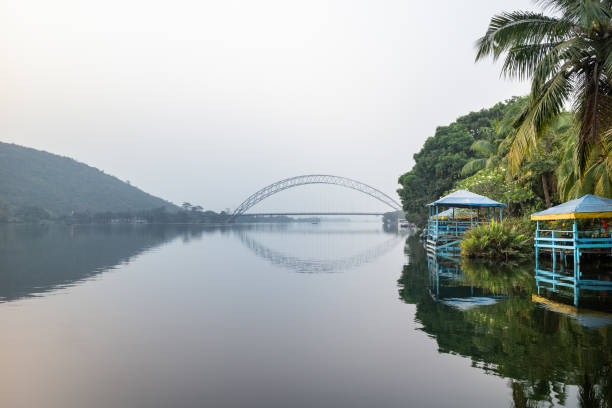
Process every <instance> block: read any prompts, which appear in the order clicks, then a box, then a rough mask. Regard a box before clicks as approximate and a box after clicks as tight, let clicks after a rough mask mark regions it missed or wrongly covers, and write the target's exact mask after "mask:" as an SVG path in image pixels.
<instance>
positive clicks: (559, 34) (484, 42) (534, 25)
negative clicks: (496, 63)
mask: <svg viewBox="0 0 612 408" xmlns="http://www.w3.org/2000/svg"><path fill="white" fill-rule="evenodd" d="M572 26H573V25H572V23H571V22H570V21H567V20H563V19H558V18H555V17H549V16H546V15H544V14H542V13H534V12H531V11H515V12H510V13H502V14H498V15H496V16H493V18H491V22H490V23H489V28H488V29H487V32H486V33H485V35H484V36H483V37H481V38H480V39H478V41H477V42H476V48H477V49H478V52H477V54H476V61H478V60H480V59H482V58H484V57H486V56H489V55H491V56H493V59H494V60H497V58H499V56H500V55H501V54H502V53H503V52H505V51H507V50H509V49H510V48H512V47H514V46H519V45H521V44H536V43H542V42H545V43H546V42H548V43H555V42H558V41H562V40H564V39H566V38H567V37H568V32H569V30H570V29H571V28H572Z"/></svg>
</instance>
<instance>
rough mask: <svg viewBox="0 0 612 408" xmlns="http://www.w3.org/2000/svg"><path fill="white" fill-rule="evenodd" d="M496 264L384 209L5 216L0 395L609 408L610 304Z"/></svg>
mask: <svg viewBox="0 0 612 408" xmlns="http://www.w3.org/2000/svg"><path fill="white" fill-rule="evenodd" d="M496 269H498V268H496V267H487V266H482V265H470V264H465V265H463V266H462V267H461V268H460V267H459V265H457V264H454V263H452V262H450V261H444V260H431V259H429V260H428V259H427V258H426V257H425V255H424V253H423V250H422V248H421V247H420V245H419V243H418V241H416V240H414V239H407V237H406V236H402V235H398V234H395V233H387V232H384V231H383V230H382V228H381V227H380V226H379V225H378V224H376V223H339V224H331V223H322V224H318V225H311V224H303V225H301V224H292V225H258V226H252V227H246V226H245V227H233V228H227V229H219V228H209V229H206V228H198V227H176V226H166V227H161V226H96V227H94V226H82V227H69V226H50V227H44V226H3V227H0V324H1V327H2V332H1V335H0V361H1V362H2V366H3V369H2V371H1V374H0V406H2V407H51V408H55V407H63V408H65V407H104V408H107V407H247V406H248V407H319V406H321V407H447V406H453V407H474V406H478V407H481V406H482V407H508V406H513V405H514V406H537V404H539V405H538V406H568V407H574V406H581V407H595V406H596V407H600V406H608V407H610V406H612V368H611V362H612V356H611V355H612V326H610V323H612V320H611V319H610V315H608V314H604V313H586V314H585V313H580V314H577V313H576V310H575V309H572V308H571V307H568V306H565V305H564V304H563V301H562V299H561V298H556V297H551V296H547V295H546V294H544V293H540V295H541V296H537V288H536V285H535V282H534V280H533V277H532V275H533V273H532V271H530V270H529V269H521V268H520V267H513V268H511V269H512V272H511V273H510V272H508V271H507V270H506V269H504V268H501V269H498V270H496ZM598 296H599V297H600V298H602V297H603V298H606V296H607V294H606V293H603V294H599V295H598ZM604 300H605V299H604ZM597 404H599V405H597ZM605 404H608V405H605Z"/></svg>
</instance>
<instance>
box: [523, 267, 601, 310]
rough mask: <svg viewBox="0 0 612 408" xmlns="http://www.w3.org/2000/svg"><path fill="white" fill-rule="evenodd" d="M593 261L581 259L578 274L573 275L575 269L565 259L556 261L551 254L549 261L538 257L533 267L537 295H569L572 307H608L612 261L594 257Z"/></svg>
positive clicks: (566, 296) (567, 296)
mask: <svg viewBox="0 0 612 408" xmlns="http://www.w3.org/2000/svg"><path fill="white" fill-rule="evenodd" d="M594 261H595V262H593V260H591V262H590V263H586V262H583V265H581V268H580V272H579V274H580V277H579V278H578V279H575V277H574V274H575V272H574V270H573V269H572V268H568V267H567V262H563V263H562V262H556V259H554V258H553V261H552V262H550V261H548V262H546V261H542V260H538V262H537V263H536V267H535V279H536V284H537V287H538V295H544V294H546V295H547V296H552V297H557V296H560V297H565V298H571V299H572V303H573V305H574V306H575V307H578V306H583V307H591V308H602V307H603V308H605V307H606V306H608V307H609V306H610V305H609V304H610V300H609V298H608V292H609V291H612V281H611V280H610V278H611V274H610V271H611V270H612V265H609V264H602V263H600V260H599V259H597V258H596V259H595V260H594ZM598 261H599V262H598Z"/></svg>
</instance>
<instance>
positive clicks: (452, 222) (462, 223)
mask: <svg viewBox="0 0 612 408" xmlns="http://www.w3.org/2000/svg"><path fill="white" fill-rule="evenodd" d="M427 207H428V209H429V216H428V222H427V250H428V251H430V252H433V253H436V252H437V251H438V250H439V249H443V250H445V251H451V252H458V251H459V246H458V245H459V242H460V241H461V238H462V236H463V234H465V232H466V231H467V230H469V229H470V228H472V227H473V226H475V225H478V224H483V223H488V222H490V221H491V220H494V219H499V221H501V220H502V218H503V213H502V208H503V207H506V204H504V203H500V202H498V201H495V200H492V199H490V198H489V197H485V196H483V195H480V194H475V193H472V192H470V191H467V190H457V191H455V192H453V193H450V194H448V195H446V196H444V197H442V198H440V199H439V200H436V201H434V202H433V203H429V204H427ZM457 209H461V210H462V211H459V210H457ZM497 209H498V210H499V212H498V211H496V210H497ZM466 210H467V211H466Z"/></svg>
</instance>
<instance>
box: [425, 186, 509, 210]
mask: <svg viewBox="0 0 612 408" xmlns="http://www.w3.org/2000/svg"><path fill="white" fill-rule="evenodd" d="M427 205H428V206H434V207H437V206H445V207H464V208H465V207H505V206H506V204H503V203H500V202H497V201H495V200H491V199H490V198H489V197H485V196H482V195H480V194H475V193H472V192H469V191H467V190H457V191H455V192H454V193H450V194H449V195H447V196H444V197H442V198H441V199H439V200H438V201H434V202H433V203H430V204H427Z"/></svg>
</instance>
